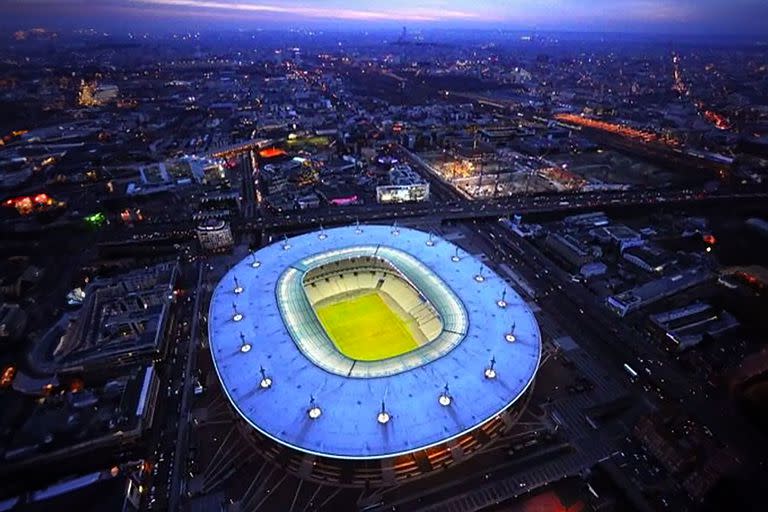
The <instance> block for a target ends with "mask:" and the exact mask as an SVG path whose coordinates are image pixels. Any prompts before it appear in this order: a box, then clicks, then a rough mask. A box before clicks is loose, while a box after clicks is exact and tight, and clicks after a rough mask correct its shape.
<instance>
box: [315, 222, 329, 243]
mask: <svg viewBox="0 0 768 512" xmlns="http://www.w3.org/2000/svg"><path fill="white" fill-rule="evenodd" d="M317 238H318V239H320V240H325V239H326V238H328V235H327V234H326V232H325V229H323V225H322V224H320V234H319V235H317Z"/></svg>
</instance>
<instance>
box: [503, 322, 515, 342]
mask: <svg viewBox="0 0 768 512" xmlns="http://www.w3.org/2000/svg"><path fill="white" fill-rule="evenodd" d="M504 339H505V340H507V341H508V342H510V343H514V342H515V340H517V338H516V337H515V322H512V328H511V329H510V330H509V332H508V333H507V334H505V335H504Z"/></svg>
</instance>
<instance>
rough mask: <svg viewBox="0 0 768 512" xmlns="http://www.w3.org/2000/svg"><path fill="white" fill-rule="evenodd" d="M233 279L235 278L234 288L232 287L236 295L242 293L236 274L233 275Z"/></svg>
mask: <svg viewBox="0 0 768 512" xmlns="http://www.w3.org/2000/svg"><path fill="white" fill-rule="evenodd" d="M234 279H235V289H234V292H235V294H236V295H240V294H241V293H243V287H242V286H240V283H239V282H238V280H237V276H235V278H234Z"/></svg>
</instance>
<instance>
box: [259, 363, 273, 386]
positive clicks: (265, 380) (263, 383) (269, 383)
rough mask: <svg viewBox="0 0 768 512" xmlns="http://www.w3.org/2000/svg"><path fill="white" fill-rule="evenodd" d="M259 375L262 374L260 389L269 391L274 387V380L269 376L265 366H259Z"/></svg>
mask: <svg viewBox="0 0 768 512" xmlns="http://www.w3.org/2000/svg"><path fill="white" fill-rule="evenodd" d="M259 373H260V374H261V381H260V382H259V387H260V388H261V389H269V388H271V387H272V378H271V377H269V376H268V375H267V370H265V369H264V367H263V366H259Z"/></svg>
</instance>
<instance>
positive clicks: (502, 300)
mask: <svg viewBox="0 0 768 512" xmlns="http://www.w3.org/2000/svg"><path fill="white" fill-rule="evenodd" d="M496 305H497V306H499V307H500V308H502V309H504V308H505V307H507V289H506V288H504V289H503V290H502V291H501V298H500V299H499V300H497V301H496Z"/></svg>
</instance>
